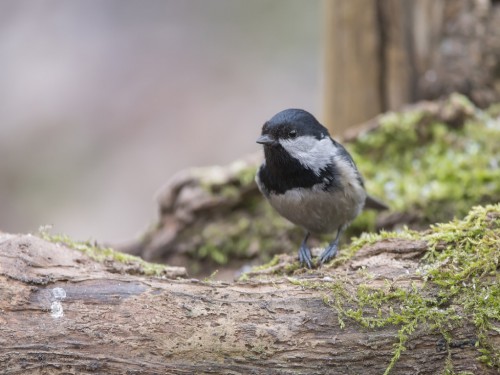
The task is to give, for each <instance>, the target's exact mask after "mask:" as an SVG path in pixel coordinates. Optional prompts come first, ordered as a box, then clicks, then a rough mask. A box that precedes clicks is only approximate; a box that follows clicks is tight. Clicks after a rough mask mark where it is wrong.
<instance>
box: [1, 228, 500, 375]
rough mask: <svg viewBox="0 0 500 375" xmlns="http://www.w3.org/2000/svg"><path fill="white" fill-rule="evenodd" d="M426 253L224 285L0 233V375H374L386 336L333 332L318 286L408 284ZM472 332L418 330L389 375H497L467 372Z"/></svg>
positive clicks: (475, 369)
mask: <svg viewBox="0 0 500 375" xmlns="http://www.w3.org/2000/svg"><path fill="white" fill-rule="evenodd" d="M426 248H427V244H426V243H425V242H424V241H418V240H400V239H397V240H396V239H392V240H383V241H381V242H378V243H375V244H372V245H369V246H365V247H364V248H362V249H361V250H360V251H359V252H358V253H357V255H356V256H354V257H353V258H352V259H350V260H349V261H348V262H347V263H345V264H343V265H341V266H339V267H337V268H328V267H325V268H322V269H319V270H316V271H310V272H308V273H307V272H306V273H301V274H298V275H296V276H294V277H288V278H287V277H270V276H269V278H268V279H263V280H260V281H259V280H256V279H251V280H250V281H247V282H237V283H231V284H229V283H215V282H208V281H207V282H202V281H199V280H192V279H177V280H172V279H161V278H151V277H149V278H148V277H144V276H138V275H131V274H128V273H116V272H117V271H116V270H120V269H122V270H123V268H120V267H116V265H113V261H111V260H109V261H106V262H104V263H97V262H95V261H93V260H91V259H90V258H88V257H87V256H86V255H84V254H82V253H81V252H79V251H77V250H73V249H70V248H66V247H63V246H61V245H58V244H54V243H50V242H46V241H44V240H42V239H40V238H37V237H34V236H26V235H24V236H23V235H8V234H1V235H0V293H1V296H2V298H1V299H0V373H2V374H87V373H92V374H165V373H168V374H193V373H196V374H333V373H335V374H382V373H383V372H384V371H385V369H386V368H387V367H388V364H389V362H390V360H391V358H392V353H393V349H394V347H393V345H394V344H395V343H396V342H397V339H396V338H395V334H396V330H397V329H396V328H395V327H393V326H386V327H383V328H378V329H367V328H363V327H361V326H360V325H359V324H357V323H355V322H353V321H348V320H347V321H345V324H346V325H345V327H344V328H341V327H340V324H339V313H338V311H337V310H336V309H334V308H333V307H332V306H331V304H329V303H325V300H326V299H330V300H332V301H334V300H335V296H333V295H331V293H330V292H329V290H330V289H329V288H328V286H330V285H345V286H346V287H347V288H355V287H356V286H357V285H358V284H359V283H360V282H361V280H364V281H363V282H366V279H363V276H362V275H363V273H366V272H371V273H373V274H375V275H377V276H376V277H375V278H373V279H370V281H368V283H369V284H370V286H371V287H382V286H383V285H386V283H387V282H390V283H392V284H393V285H397V286H399V287H403V286H409V285H410V283H420V282H421V278H420V276H418V275H417V274H416V273H415V269H416V265H417V264H418V260H419V258H420V257H421V255H422V254H423V253H424V252H425V250H426ZM280 259H281V261H283V262H285V263H288V262H289V261H290V260H291V258H290V257H288V256H286V255H284V256H282V257H281V258H280ZM280 263H281V262H278V264H277V265H276V266H275V267H279V266H280ZM360 270H363V271H362V272H360ZM260 273H261V277H262V276H263V274H266V273H269V270H267V271H261V272H260ZM315 283H316V284H315ZM313 284H315V285H317V286H318V285H319V286H320V287H317V288H312V287H308V285H313ZM457 308H458V307H457ZM474 332H475V331H474V328H473V326H472V325H471V323H470V322H467V321H464V324H463V325H461V326H460V327H457V328H455V330H454V331H453V335H452V337H453V339H452V341H450V342H449V344H448V345H447V344H446V343H445V341H444V340H443V337H442V335H440V334H436V333H432V332H431V331H430V330H427V329H425V328H421V329H419V330H417V332H415V333H414V334H412V336H411V339H410V340H409V341H408V343H407V344H406V346H407V350H406V351H405V352H404V353H403V354H402V355H401V358H400V359H399V360H398V361H397V362H396V364H395V367H394V368H393V370H392V372H391V373H393V374H437V373H440V372H441V371H442V370H443V368H444V367H445V363H446V361H447V358H452V359H453V368H454V370H455V371H456V372H460V371H471V372H472V373H475V374H479V373H481V374H494V373H497V372H496V370H494V369H491V368H488V367H486V366H484V365H482V364H481V363H480V362H478V361H476V359H475V358H476V357H477V356H478V354H479V353H478V350H477V348H475V347H474V343H475V342H476V339H477V338H476V337H475V333H474ZM492 340H494V341H493V342H494V343H495V345H496V347H498V345H499V344H500V342H499V341H500V339H499V338H498V336H496V337H493V339H492ZM495 340H496V341H495Z"/></svg>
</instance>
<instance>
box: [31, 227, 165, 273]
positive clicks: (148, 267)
mask: <svg viewBox="0 0 500 375" xmlns="http://www.w3.org/2000/svg"><path fill="white" fill-rule="evenodd" d="M39 236H40V237H41V238H43V239H44V240H46V241H49V242H53V243H61V244H63V245H65V246H67V247H69V248H71V249H74V250H78V251H81V252H82V253H84V254H85V255H87V256H88V257H89V258H91V259H94V260H95V261H97V262H100V263H103V262H105V261H107V260H113V261H115V262H118V263H122V264H125V265H135V266H137V267H138V269H136V270H134V273H140V274H143V275H146V276H162V275H164V274H165V271H166V266H165V265H162V264H156V263H149V262H146V261H144V260H143V259H141V258H139V257H136V256H134V255H130V254H125V253H121V252H119V251H115V250H113V249H112V248H110V247H102V246H99V245H96V244H92V243H91V242H90V241H86V242H79V241H73V240H72V239H70V238H69V237H68V236H66V235H61V234H50V233H48V231H47V230H46V229H41V230H40V231H39Z"/></svg>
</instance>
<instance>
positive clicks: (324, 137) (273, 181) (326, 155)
mask: <svg viewBox="0 0 500 375" xmlns="http://www.w3.org/2000/svg"><path fill="white" fill-rule="evenodd" d="M257 143H260V144H262V145H263V146H264V156H265V160H264V162H263V163H262V165H261V166H260V168H259V170H258V171H257V175H256V176H255V181H256V182H257V185H258V187H259V190H260V191H261V192H262V194H263V195H264V197H265V198H266V199H267V200H268V201H269V203H270V204H271V206H272V207H273V208H274V209H275V210H276V211H278V213H279V214H280V215H281V216H283V217H284V218H286V219H288V220H289V221H291V222H292V223H294V224H296V225H298V226H300V227H302V228H304V229H305V230H306V235H305V237H304V240H303V241H302V244H301V245H300V249H299V261H300V263H301V264H303V265H305V266H307V267H308V268H312V257H311V251H310V250H309V248H308V247H307V239H308V238H309V236H310V234H311V233H318V234H319V233H336V235H335V239H334V240H333V241H332V242H331V243H330V244H329V245H328V246H327V247H326V249H325V250H324V251H323V253H322V254H321V256H320V258H319V260H320V264H324V263H326V262H328V261H329V260H331V259H332V258H334V257H335V255H336V254H337V251H338V246H339V240H340V237H341V235H342V233H343V232H344V230H345V229H346V228H347V227H348V226H349V224H350V223H351V222H352V221H353V220H354V219H355V218H356V216H358V215H359V213H360V212H361V211H362V209H363V207H364V206H365V203H366V204H367V206H368V205H369V206H370V208H375V209H386V208H387V206H385V205H384V204H383V203H381V202H379V201H377V200H375V199H373V198H371V197H369V196H368V195H367V194H366V191H365V187H364V182H363V178H362V176H361V174H360V173H359V171H358V168H357V167H356V164H355V163H354V161H353V159H352V157H351V155H349V153H348V152H347V150H346V149H345V148H344V147H343V146H342V145H341V144H340V143H338V142H336V141H335V140H333V139H332V138H331V137H330V134H329V133H328V130H327V129H326V128H325V127H324V126H323V125H321V124H320V123H319V122H318V120H316V118H315V117H314V116H313V115H311V114H310V113H309V112H307V111H304V110H302V109H286V110H284V111H281V112H279V113H278V114H276V115H275V116H274V117H272V118H271V119H270V120H269V121H267V122H266V123H265V124H264V126H263V127H262V135H261V136H260V137H259V138H258V139H257Z"/></svg>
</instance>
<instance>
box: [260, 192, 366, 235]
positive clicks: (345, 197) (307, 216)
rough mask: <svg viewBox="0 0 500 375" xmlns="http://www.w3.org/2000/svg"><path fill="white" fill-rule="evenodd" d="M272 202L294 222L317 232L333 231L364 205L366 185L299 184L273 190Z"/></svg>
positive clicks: (269, 196)
mask: <svg viewBox="0 0 500 375" xmlns="http://www.w3.org/2000/svg"><path fill="white" fill-rule="evenodd" d="M267 199H268V200H269V203H270V204H271V206H273V207H274V209H275V210H276V211H278V213H279V214H280V215H282V216H283V217H285V218H286V219H288V220H289V221H291V222H292V223H294V224H296V225H299V226H301V227H303V228H305V229H306V230H308V231H310V232H313V233H331V232H334V231H336V230H337V229H338V228H340V227H341V226H344V225H348V224H349V223H350V222H351V221H352V220H354V219H355V218H356V216H357V215H358V214H359V213H360V212H361V210H362V209H363V205H364V202H365V199H366V193H365V191H364V189H363V188H362V187H361V186H359V187H357V186H354V187H352V188H351V189H347V190H335V191H328V190H326V191H325V190H323V189H322V187H321V186H320V185H316V186H314V187H313V188H310V189H305V188H296V189H291V190H288V191H286V192H285V193H283V194H273V193H271V194H269V195H268V196H267Z"/></svg>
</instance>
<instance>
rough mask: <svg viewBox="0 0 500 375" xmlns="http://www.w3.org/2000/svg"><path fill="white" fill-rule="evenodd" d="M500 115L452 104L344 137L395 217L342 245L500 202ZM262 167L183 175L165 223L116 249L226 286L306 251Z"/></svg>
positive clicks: (167, 203)
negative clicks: (247, 268)
mask: <svg viewBox="0 0 500 375" xmlns="http://www.w3.org/2000/svg"><path fill="white" fill-rule="evenodd" d="M498 108H499V106H498V105H497V106H494V107H492V108H491V109H490V110H488V111H484V110H481V109H479V108H477V107H475V106H474V105H473V104H472V103H471V102H470V101H469V100H468V99H467V98H466V97H464V96H461V95H451V96H450V97H449V98H446V99H443V100H439V101H435V102H421V103H418V104H415V105H413V106H411V107H408V108H406V109H405V110H404V111H402V112H399V113H387V114H384V115H381V116H378V117H377V118H376V119H374V120H373V121H370V122H369V123H367V124H364V125H362V126H360V127H359V128H358V129H357V130H356V131H352V132H349V134H345V136H344V142H345V145H346V147H347V148H348V149H349V152H350V153H351V154H352V155H353V158H354V160H355V161H356V163H357V165H358V167H359V169H360V171H361V173H362V174H363V176H364V177H365V183H366V187H367V190H368V192H369V193H370V194H371V195H372V196H375V197H377V198H379V199H381V200H382V201H384V202H386V203H387V204H388V205H389V206H390V210H389V211H386V212H384V213H382V214H379V215H377V214H376V213H375V212H374V211H365V212H364V213H363V214H362V215H360V217H358V218H357V219H356V220H355V221H354V223H353V224H352V225H351V226H350V227H349V229H348V231H347V232H346V234H345V235H344V236H343V241H348V240H349V238H351V237H352V236H359V235H360V234H361V233H363V232H374V231H378V230H380V229H384V230H394V229H398V228H402V227H404V226H408V227H410V228H412V229H425V228H428V226H429V225H430V224H432V223H436V222H446V221H448V220H451V219H452V218H453V217H463V216H464V215H466V214H467V212H468V211H469V210H470V209H471V207H473V206H475V205H478V204H482V205H485V204H488V203H495V202H498V201H500V167H499V165H500V158H499V156H498V155H500V142H498V139H500V116H499V113H500V110H499V109H498ZM336 136H337V135H335V137H336ZM261 162H262V155H261V152H259V153H257V154H256V155H253V156H251V157H248V158H246V159H242V160H239V161H237V162H234V163H232V164H230V165H229V166H225V167H219V166H217V167H206V168H196V169H190V170H185V171H181V172H180V173H178V174H177V175H175V176H173V177H172V178H171V179H170V180H169V181H168V182H167V183H166V184H165V186H164V187H163V188H162V189H161V190H160V192H159V194H158V195H157V201H158V213H159V215H158V219H157V221H156V223H154V224H153V225H152V226H151V228H150V230H149V231H148V232H147V233H145V234H144V235H143V236H141V237H140V238H139V239H137V240H134V241H131V242H129V243H128V244H125V245H122V246H119V247H117V248H118V249H119V250H121V251H123V252H127V253H131V254H135V255H139V256H141V257H142V258H144V259H146V260H148V261H158V262H162V263H167V264H171V265H178V266H185V267H187V268H188V271H189V273H190V274H191V275H198V276H200V277H205V276H208V275H210V274H211V273H212V272H214V271H215V270H219V271H220V273H219V276H223V275H221V274H222V270H221V268H222V267H223V268H224V270H225V272H226V273H227V279H233V275H234V273H235V272H236V271H237V270H239V269H240V268H241V267H242V266H244V265H246V264H249V263H252V264H254V265H255V264H262V263H266V262H268V261H269V260H270V259H271V258H272V257H273V255H275V254H279V253H283V252H287V253H291V252H295V251H297V247H298V244H300V241H301V240H302V238H303V235H304V234H303V232H302V230H301V229H300V228H297V227H295V226H294V225H292V224H290V223H289V222H287V221H286V220H284V219H283V218H282V217H280V216H279V215H278V214H277V213H276V212H275V211H274V210H273V209H272V208H271V207H270V205H269V204H268V203H267V202H266V201H265V199H263V198H262V196H261V194H260V192H259V191H258V189H257V186H256V184H255V182H254V176H255V172H256V169H257V166H258V165H259V164H260V163H261ZM314 239H315V240H318V239H316V238H314ZM320 240H323V241H325V242H326V243H327V242H330V241H331V240H332V238H331V236H330V237H325V238H322V239H320ZM229 268H231V269H232V271H231V272H230V271H228V270H229ZM221 278H222V277H221Z"/></svg>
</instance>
